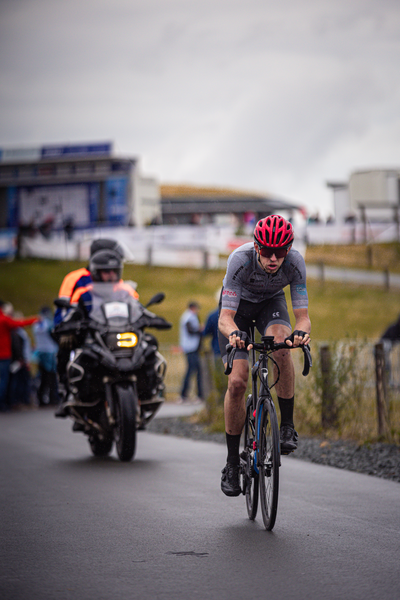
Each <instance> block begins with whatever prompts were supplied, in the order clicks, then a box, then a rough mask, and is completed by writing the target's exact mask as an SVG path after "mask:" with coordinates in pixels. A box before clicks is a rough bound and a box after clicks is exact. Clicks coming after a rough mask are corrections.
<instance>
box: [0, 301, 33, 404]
mask: <svg viewBox="0 0 400 600" xmlns="http://www.w3.org/2000/svg"><path fill="white" fill-rule="evenodd" d="M5 305H6V303H5V302H3V301H2V300H0V412H5V411H6V410H7V404H6V398H7V387H8V380H9V377H10V364H11V331H12V330H13V329H17V328H18V327H26V326H27V325H32V324H33V323H36V321H38V320H39V317H38V316H35V317H28V318H27V319H13V318H11V317H10V316H8V315H7V314H5V313H4V312H3V310H2V309H3V308H4V307H5Z"/></svg>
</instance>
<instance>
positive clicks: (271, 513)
mask: <svg viewBox="0 0 400 600" xmlns="http://www.w3.org/2000/svg"><path fill="white" fill-rule="evenodd" d="M258 465H259V473H260V501H261V511H262V516H263V521H264V525H265V529H267V530H268V531H271V529H272V528H273V526H274V525H275V519H276V513H277V510H278V495H279V466H280V451H279V427H278V419H277V416H276V411H275V406H274V403H273V401H272V399H271V398H265V400H264V403H263V408H262V414H261V429H260V435H259V457H258Z"/></svg>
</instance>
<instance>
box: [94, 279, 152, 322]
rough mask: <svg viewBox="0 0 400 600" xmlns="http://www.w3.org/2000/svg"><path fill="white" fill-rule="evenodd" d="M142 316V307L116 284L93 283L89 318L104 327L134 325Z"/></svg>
mask: <svg viewBox="0 0 400 600" xmlns="http://www.w3.org/2000/svg"><path fill="white" fill-rule="evenodd" d="M142 314H143V306H142V305H141V304H140V302H138V300H136V299H135V298H133V297H132V296H131V295H130V293H129V292H128V291H127V290H126V288H125V289H124V288H123V287H120V286H119V284H118V283H100V282H95V283H93V289H92V310H91V312H90V318H91V319H93V320H94V321H97V322H98V323H101V324H103V325H105V324H106V323H109V324H110V325H114V326H123V325H125V324H127V323H129V322H131V323H134V322H135V321H137V319H139V317H140V316H141V315H142Z"/></svg>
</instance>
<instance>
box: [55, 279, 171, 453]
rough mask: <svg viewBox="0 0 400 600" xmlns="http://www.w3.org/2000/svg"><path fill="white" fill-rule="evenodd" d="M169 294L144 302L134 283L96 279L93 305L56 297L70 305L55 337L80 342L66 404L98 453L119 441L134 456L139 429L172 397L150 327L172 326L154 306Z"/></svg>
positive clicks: (69, 368) (71, 365)
mask: <svg viewBox="0 0 400 600" xmlns="http://www.w3.org/2000/svg"><path fill="white" fill-rule="evenodd" d="M164 297H165V296H164V294H163V293H159V294H156V295H155V296H154V297H153V298H152V299H151V300H150V302H148V304H147V305H146V306H143V305H142V304H141V303H140V302H139V301H138V300H135V299H134V298H133V297H132V296H131V295H130V294H129V293H128V292H127V291H126V287H125V288H123V289H120V286H119V285H118V284H111V283H93V284H92V289H91V305H90V306H89V308H88V306H87V305H83V304H80V305H78V307H75V308H74V307H71V306H70V305H69V303H67V302H65V300H60V299H57V300H55V301H54V302H55V304H56V305H57V306H61V307H63V308H68V309H69V312H68V314H67V316H66V318H65V319H64V320H63V321H62V322H61V323H60V324H58V325H57V326H56V327H55V328H54V330H53V334H54V337H55V339H57V340H58V341H60V340H61V339H62V338H63V336H64V339H65V336H70V339H71V338H73V340H74V343H73V346H74V350H72V351H71V354H70V360H69V362H68V364H67V368H66V379H67V385H66V387H67V401H66V404H65V406H66V410H67V411H68V415H69V416H70V417H72V419H73V420H74V425H73V430H74V431H82V432H83V433H85V434H86V435H87V436H88V438H89V444H90V448H91V450H92V453H93V454H94V455H95V456H107V455H108V454H110V452H111V450H112V445H113V442H114V441H115V445H116V449H117V454H118V457H119V459H120V460H122V461H129V460H131V459H132V458H133V456H134V455H135V451H136V437H137V436H136V432H137V430H138V429H145V427H146V425H147V423H148V422H149V421H150V420H151V419H152V418H153V417H154V415H155V414H156V412H157V411H158V410H159V408H160V407H161V405H162V404H163V402H164V398H163V391H164V387H165V385H164V377H165V372H166V366H167V364H166V361H165V359H164V357H163V356H162V355H161V354H160V352H159V351H158V342H157V339H156V338H155V337H154V336H153V335H151V334H149V333H147V332H146V331H145V329H147V328H155V329H169V328H171V327H172V325H171V323H168V322H167V321H166V320H165V319H164V318H163V317H159V316H157V315H155V314H154V313H152V312H151V311H149V310H148V309H147V307H148V306H151V305H152V304H158V303H159V302H162V300H163V299H164Z"/></svg>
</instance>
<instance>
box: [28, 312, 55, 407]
mask: <svg viewBox="0 0 400 600" xmlns="http://www.w3.org/2000/svg"><path fill="white" fill-rule="evenodd" d="M39 316H40V319H39V321H38V322H37V323H35V324H34V325H33V336H34V339H35V356H36V359H37V363H38V369H39V380H40V384H39V387H38V390H37V397H38V400H39V405H40V406H43V405H45V404H57V405H58V404H59V397H58V386H57V351H58V345H57V344H56V342H55V341H54V340H53V338H52V337H51V335H50V332H51V329H52V327H53V314H52V312H51V309H50V308H49V307H48V306H43V308H41V310H40V312H39Z"/></svg>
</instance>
